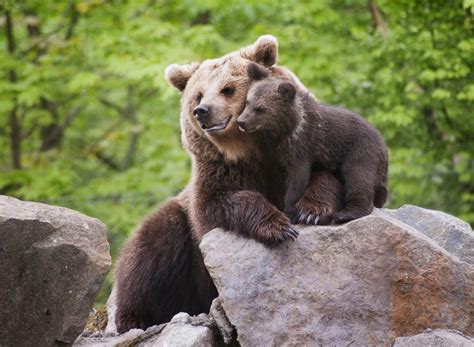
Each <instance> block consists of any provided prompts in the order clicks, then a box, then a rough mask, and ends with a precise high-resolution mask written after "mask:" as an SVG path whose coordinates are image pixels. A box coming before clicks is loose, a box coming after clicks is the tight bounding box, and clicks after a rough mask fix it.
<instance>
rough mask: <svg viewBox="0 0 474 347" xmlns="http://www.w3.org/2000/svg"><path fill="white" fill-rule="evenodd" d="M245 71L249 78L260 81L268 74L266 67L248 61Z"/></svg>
mask: <svg viewBox="0 0 474 347" xmlns="http://www.w3.org/2000/svg"><path fill="white" fill-rule="evenodd" d="M247 73H248V75H249V77H250V79H251V80H253V81H260V80H262V79H264V78H267V77H268V75H269V71H268V70H267V69H265V68H264V67H263V66H261V65H258V64H256V63H250V64H249V65H248V66H247Z"/></svg>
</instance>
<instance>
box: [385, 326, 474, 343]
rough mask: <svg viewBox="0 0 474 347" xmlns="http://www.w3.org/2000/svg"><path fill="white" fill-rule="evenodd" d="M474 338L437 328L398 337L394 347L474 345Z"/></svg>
mask: <svg viewBox="0 0 474 347" xmlns="http://www.w3.org/2000/svg"><path fill="white" fill-rule="evenodd" d="M473 346H474V339H472V338H470V337H468V336H465V335H463V334H461V333H460V332H459V331H456V330H447V329H436V330H429V331H426V332H424V333H421V334H418V335H414V336H407V337H398V338H397V339H396V340H395V343H394V344H393V347H473Z"/></svg>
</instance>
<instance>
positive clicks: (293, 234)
mask: <svg viewBox="0 0 474 347" xmlns="http://www.w3.org/2000/svg"><path fill="white" fill-rule="evenodd" d="M298 234H299V232H298V231H297V230H295V229H293V228H292V227H290V226H289V227H287V228H286V229H285V231H284V233H283V236H284V238H285V239H291V240H293V241H295V240H296V238H297V237H298Z"/></svg>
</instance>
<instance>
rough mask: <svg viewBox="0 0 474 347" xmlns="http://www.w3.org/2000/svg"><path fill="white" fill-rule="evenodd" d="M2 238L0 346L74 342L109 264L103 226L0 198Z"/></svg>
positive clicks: (52, 208)
mask: <svg viewBox="0 0 474 347" xmlns="http://www.w3.org/2000/svg"><path fill="white" fill-rule="evenodd" d="M0 239H1V240H2V241H1V243H0V297H1V298H2V304H1V305H0V326H1V327H2V328H1V329H0V345H1V346H50V345H57V344H71V343H72V342H73V341H74V339H75V338H76V337H77V335H79V334H80V333H81V332H82V330H83V328H84V324H85V323H86V320H87V317H88V315H89V313H90V311H91V308H92V305H93V303H94V300H95V298H96V296H97V294H98V292H99V290H100V287H101V285H102V282H103V281H104V279H105V276H106V274H107V272H108V270H109V268H110V264H111V260H110V254H109V244H108V243H107V237H106V228H105V226H104V224H103V223H101V222H100V221H98V220H97V219H94V218H90V217H87V216H85V215H83V214H80V213H78V212H75V211H72V210H70V209H67V208H63V207H55V206H49V205H45V204H40V203H34V202H23V201H20V200H17V199H14V198H11V197H6V196H0Z"/></svg>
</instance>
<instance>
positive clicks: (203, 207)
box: [116, 36, 304, 332]
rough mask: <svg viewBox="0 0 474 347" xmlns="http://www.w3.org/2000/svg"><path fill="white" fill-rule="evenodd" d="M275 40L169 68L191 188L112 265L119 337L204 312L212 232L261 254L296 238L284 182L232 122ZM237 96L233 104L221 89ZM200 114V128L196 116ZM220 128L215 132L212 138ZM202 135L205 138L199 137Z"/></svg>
mask: <svg viewBox="0 0 474 347" xmlns="http://www.w3.org/2000/svg"><path fill="white" fill-rule="evenodd" d="M276 54H277V45H276V39H275V38H273V37H270V36H263V37H261V38H260V39H259V40H257V42H256V43H255V44H254V45H252V46H249V47H246V48H244V49H242V50H240V51H237V52H233V53H230V54H228V55H226V56H224V57H222V58H220V59H213V60H207V61H204V62H202V63H200V64H197V63H194V64H192V65H182V66H179V65H172V66H170V67H169V68H168V69H167V70H166V78H167V80H168V81H169V82H170V83H171V84H172V85H173V86H175V87H176V88H177V89H178V90H180V91H182V93H183V95H182V107H181V129H182V142H183V145H184V147H185V149H186V150H187V151H188V152H189V154H190V155H191V158H192V166H193V170H192V179H191V181H190V183H189V185H188V187H187V188H186V189H185V191H184V192H183V193H182V194H181V195H180V196H179V197H177V198H173V199H171V200H169V201H168V202H167V203H166V204H164V205H163V206H162V207H160V208H159V209H158V210H157V211H156V212H155V213H154V214H152V215H151V216H150V217H149V218H148V219H147V220H146V221H145V222H144V223H143V224H142V225H141V226H140V228H139V229H138V230H137V231H136V233H135V234H134V235H133V236H132V237H131V239H130V240H129V241H128V242H127V244H126V246H125V247H124V249H123V251H122V254H121V256H120V260H119V262H118V265H117V272H116V286H117V290H118V292H117V295H118V300H117V318H116V323H117V329H118V331H119V332H125V331H127V330H129V329H131V328H138V327H140V328H146V327H148V326H151V325H153V324H160V323H164V322H166V321H168V320H169V319H170V318H171V317H172V316H173V315H174V314H176V313H178V312H181V311H185V312H188V313H190V314H197V313H200V312H208V310H209V307H210V303H211V299H212V298H214V297H215V296H216V294H217V293H216V290H215V287H214V285H213V283H212V281H211V279H210V277H209V274H208V273H207V271H206V269H205V267H204V264H203V260H202V256H201V255H200V253H199V249H198V247H197V245H198V243H199V241H200V240H201V237H202V236H203V235H204V234H205V233H207V232H208V231H210V230H211V229H213V228H217V227H220V228H224V229H227V230H229V231H233V232H240V233H242V234H244V235H246V236H248V237H252V238H255V239H257V240H259V241H261V242H264V243H267V244H274V243H277V242H281V241H283V240H286V239H294V238H295V237H296V235H297V233H296V231H295V230H293V229H292V227H291V225H290V221H289V219H288V218H287V217H286V216H285V214H284V213H282V212H281V211H280V210H278V208H277V207H279V208H283V204H284V193H285V191H284V182H283V181H281V177H280V176H281V175H275V173H279V172H281V170H282V168H281V167H280V166H279V164H278V161H277V160H276V158H272V157H271V156H263V155H262V153H261V152H259V151H257V150H256V149H258V146H257V141H258V139H257V138H255V137H253V136H244V135H243V134H242V133H241V132H240V131H239V130H238V127H237V125H236V123H235V120H236V119H237V117H238V116H239V114H240V113H241V112H242V110H243V109H244V107H245V100H246V95H247V91H248V88H249V86H250V83H249V78H248V76H247V65H248V64H249V63H250V61H251V60H253V61H258V62H260V63H263V64H267V65H272V64H274V63H275V62H276V59H277V56H276ZM270 71H271V73H272V74H275V75H278V76H283V77H285V78H286V79H288V80H289V81H293V82H294V83H295V84H296V85H298V86H299V88H304V87H303V86H302V85H301V84H300V83H299V81H298V80H297V79H296V77H295V76H294V75H293V74H291V73H290V72H289V71H287V70H285V69H283V68H281V67H278V66H272V67H271V69H270ZM226 87H232V88H234V91H235V92H234V93H233V94H232V95H226V94H225V93H223V90H224V88H226ZM202 105H205V106H206V107H208V109H209V112H208V113H207V115H206V118H205V119H203V120H201V121H198V120H197V119H196V116H195V115H194V114H193V112H194V110H195V108H196V107H198V106H202ZM216 125H219V126H221V125H225V126H223V128H222V129H220V130H218V131H213V132H211V131H209V129H210V128H211V129H212V127H214V126H216ZM203 127H204V128H205V129H203ZM275 206H276V207H275Z"/></svg>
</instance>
